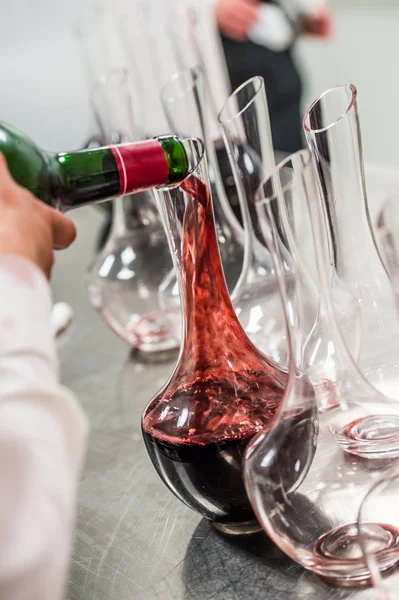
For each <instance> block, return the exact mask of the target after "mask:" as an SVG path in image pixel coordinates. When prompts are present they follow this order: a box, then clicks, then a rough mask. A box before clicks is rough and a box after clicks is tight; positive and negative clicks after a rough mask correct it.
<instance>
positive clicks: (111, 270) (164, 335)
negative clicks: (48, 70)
mask: <svg viewBox="0 0 399 600" xmlns="http://www.w3.org/2000/svg"><path fill="white" fill-rule="evenodd" d="M91 100H92V104H93V107H94V110H95V114H96V117H97V121H98V124H99V127H100V129H101V131H102V136H103V138H104V139H106V140H107V141H108V142H110V143H115V142H123V141H128V140H129V141H131V140H134V139H136V138H137V136H136V132H135V128H134V120H133V116H132V112H131V97H130V93H129V77H128V73H127V71H126V70H123V69H122V70H114V71H111V72H110V73H109V74H108V75H106V76H104V77H102V78H101V79H100V81H99V82H98V83H97V84H96V86H95V87H94V88H93V91H92V94H91ZM170 268H171V256H170V251H169V247H168V242H167V239H166V236H165V232H164V229H163V225H162V221H161V219H160V215H159V212H158V210H157V207H156V203H155V200H154V196H153V193H152V192H151V191H149V192H139V193H138V194H134V195H132V196H127V197H124V198H118V199H116V200H115V201H114V210H113V220H112V226H111V230H110V233H109V237H108V239H107V241H106V243H105V245H104V247H103V249H102V250H101V252H100V253H99V254H98V256H97V257H96V258H95V259H94V261H93V263H92V264H91V265H90V267H89V269H88V271H87V275H86V286H87V292H88V296H89V299H90V301H91V303H92V304H93V306H94V307H95V308H96V310H97V311H98V312H99V314H100V315H101V317H102V318H103V319H104V321H105V322H106V323H107V325H109V326H110V328H111V329H112V330H113V331H115V333H117V334H118V335H119V336H120V337H121V338H122V339H124V340H125V341H126V342H128V344H130V345H131V346H132V347H133V348H134V349H135V350H136V351H138V352H140V353H141V354H142V356H143V357H144V356H146V357H147V358H151V359H153V360H155V359H158V358H164V356H165V354H164V353H165V352H166V353H167V352H169V351H175V350H176V349H178V348H179V345H180V340H179V338H180V325H179V323H178V322H176V319H175V316H174V315H172V314H171V315H169V316H168V314H167V313H166V312H165V311H161V310H160V307H159V305H158V301H157V291H158V287H159V284H160V282H161V281H162V279H163V278H164V277H165V274H166V273H167V272H169V270H170Z"/></svg>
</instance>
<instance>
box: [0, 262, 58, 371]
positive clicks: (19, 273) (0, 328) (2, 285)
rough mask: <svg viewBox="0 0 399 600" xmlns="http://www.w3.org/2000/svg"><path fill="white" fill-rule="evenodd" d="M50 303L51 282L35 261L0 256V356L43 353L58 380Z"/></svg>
mask: <svg viewBox="0 0 399 600" xmlns="http://www.w3.org/2000/svg"><path fill="white" fill-rule="evenodd" d="M51 305H52V303H51V292H50V286H49V284H48V282H47V280H46V278H45V277H44V275H43V273H42V272H41V271H40V270H39V268H38V267H37V266H36V265H34V264H33V263H32V262H31V261H29V260H27V259H26V258H23V257H21V256H11V255H2V256H0V358H1V357H4V356H10V355H14V354H18V353H20V352H23V353H30V352H32V353H33V354H36V355H40V357H41V358H42V359H44V362H45V363H46V364H47V366H48V369H49V376H50V377H51V379H52V380H53V381H55V380H56V379H57V369H58V362H57V358H56V350H55V344H54V339H53V335H52V331H51V327H50V325H49V324H50V323H51Z"/></svg>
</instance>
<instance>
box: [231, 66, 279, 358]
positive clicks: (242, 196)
mask: <svg viewBox="0 0 399 600" xmlns="http://www.w3.org/2000/svg"><path fill="white" fill-rule="evenodd" d="M219 122H220V123H221V125H222V131H223V137H224V142H225V145H226V148H227V152H228V154H229V159H230V163H231V168H232V171H233V174H234V180H235V184H236V188H237V193H238V197H239V200H240V207H241V214H242V220H243V226H244V231H245V234H246V237H245V248H244V264H243V269H242V271H241V275H240V278H239V280H238V282H237V285H236V287H235V288H234V290H233V292H232V301H233V305H234V308H235V310H236V312H237V314H238V317H239V319H240V322H241V324H242V326H243V327H244V329H245V331H246V333H247V334H248V336H249V337H250V339H251V341H252V342H253V343H254V344H255V345H256V346H257V347H258V348H259V349H260V350H262V352H264V353H265V354H266V355H267V356H270V357H271V358H273V359H274V360H276V361H277V362H279V363H281V364H286V360H287V356H286V347H287V345H286V339H285V337H286V335H285V333H286V331H285V324H284V318H283V315H282V312H281V303H280V301H279V298H278V294H277V292H276V286H275V279H274V274H273V271H272V266H271V260H270V256H269V253H268V251H267V249H266V248H265V246H264V245H263V244H262V243H260V241H259V240H260V239H261V236H259V235H258V223H257V217H256V212H255V192H256V190H257V189H258V187H259V185H260V183H261V181H262V179H263V178H264V177H265V176H267V175H268V174H269V173H270V172H271V170H272V168H273V167H274V164H275V163H274V153H273V146H272V137H271V130H270V121H269V112H268V108H267V100H266V93H265V84H264V81H263V79H262V77H254V78H252V79H249V80H248V81H247V82H245V83H243V84H242V85H241V86H240V87H239V88H238V89H237V90H236V91H235V92H233V94H232V95H231V96H230V98H229V99H228V101H227V103H226V104H225V106H224V107H223V109H222V110H221V112H220V114H219Z"/></svg>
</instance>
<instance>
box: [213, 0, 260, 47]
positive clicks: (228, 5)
mask: <svg viewBox="0 0 399 600" xmlns="http://www.w3.org/2000/svg"><path fill="white" fill-rule="evenodd" d="M259 7H260V3H259V0H217V2H216V7H215V16H216V22H217V24H218V27H219V29H220V31H221V33H222V34H223V35H225V36H226V37H229V38H232V39H234V40H239V41H243V40H246V39H247V37H248V32H249V30H250V29H251V27H252V26H253V25H254V24H255V23H256V20H257V18H258V14H259Z"/></svg>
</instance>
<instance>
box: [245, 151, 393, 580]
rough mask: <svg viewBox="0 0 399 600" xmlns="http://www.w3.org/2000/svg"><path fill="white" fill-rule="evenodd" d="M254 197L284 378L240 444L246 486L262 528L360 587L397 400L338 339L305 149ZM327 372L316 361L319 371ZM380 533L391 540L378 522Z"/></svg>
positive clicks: (320, 214)
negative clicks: (320, 344)
mask: <svg viewBox="0 0 399 600" xmlns="http://www.w3.org/2000/svg"><path fill="white" fill-rule="evenodd" d="M267 191H268V192H269V196H268V197H264V195H265V192H266V193H267ZM259 194H260V197H259V200H258V202H257V209H258V212H259V222H260V225H261V227H262V233H263V234H264V236H265V240H266V242H267V244H268V247H269V250H270V253H271V256H272V257H273V263H274V266H275V272H276V275H277V279H278V282H279V289H280V290H281V297H282V301H283V306H284V313H285V316H286V322H287V327H288V335H287V338H288V346H289V383H288V386H287V391H286V394H285V396H284V400H283V403H282V405H281V407H280V410H279V412H278V415H277V417H276V419H275V420H274V421H272V422H271V424H270V426H269V427H267V428H265V430H264V431H263V432H262V433H260V434H259V435H258V436H256V437H255V438H254V439H253V440H252V441H251V442H250V444H249V445H248V447H247V450H246V453H245V458H244V462H245V469H244V473H245V482H246V489H247V492H248V495H249V497H250V500H251V503H252V506H253V509H254V511H255V513H256V515H257V518H258V520H259V521H260V523H261V524H262V526H263V527H264V529H265V531H266V532H267V534H268V535H269V536H270V537H271V538H272V540H273V541H274V542H275V543H276V544H277V545H278V546H279V547H280V548H281V549H282V550H283V551H284V552H285V553H286V554H288V555H289V556H290V557H291V558H292V559H294V560H295V561H297V562H298V563H299V564H301V565H302V566H303V567H305V568H306V569H309V570H311V571H313V572H315V573H317V574H318V575H320V576H321V577H323V578H324V579H325V580H326V581H329V582H331V583H333V584H334V585H343V586H347V585H358V584H362V583H364V582H366V581H368V579H369V571H368V568H367V565H366V563H365V560H364V558H363V554H362V551H361V548H360V545H359V537H358V530H357V525H356V524H357V516H358V511H359V508H360V504H361V502H362V500H363V498H364V496H365V494H366V493H367V491H368V489H369V487H370V485H371V484H372V482H373V480H376V479H377V478H378V477H379V476H380V475H381V472H382V470H383V469H384V468H387V465H389V464H390V462H391V461H392V460H398V457H399V433H398V432H399V405H398V403H397V402H395V401H391V400H390V399H389V398H387V397H386V396H383V395H382V394H381V393H380V392H378V391H377V390H376V389H374V388H373V387H372V386H371V385H370V384H369V383H368V381H367V380H366V379H365V378H364V377H363V375H362V373H361V372H360V371H359V370H358V368H357V366H356V364H355V362H354V361H353V359H352V357H351V354H350V353H349V351H348V349H347V346H346V343H345V341H344V338H343V336H342V333H341V328H340V325H339V322H338V320H337V313H336V311H335V306H334V301H333V294H332V291H331V285H330V284H331V265H330V260H329V252H330V247H329V243H328V235H327V232H328V227H327V215H326V212H325V206H324V205H323V203H322V201H321V197H320V195H319V190H318V187H317V183H316V176H315V169H314V165H313V161H312V156H311V153H310V152H309V151H308V150H304V151H301V152H299V153H297V154H295V155H294V156H293V157H291V158H289V159H287V161H285V162H284V163H282V164H281V165H280V166H279V167H277V168H276V170H275V171H274V172H273V174H272V176H271V177H270V178H269V179H268V180H267V181H265V182H264V183H263V185H262V187H261V189H260V191H259ZM293 206H295V207H296V208H297V209H298V211H300V212H304V211H306V210H308V211H309V218H310V220H311V223H312V232H313V238H314V242H313V244H314V246H313V248H314V250H313V255H315V256H316V262H317V271H318V272H317V282H318V289H319V301H320V307H319V314H318V326H319V331H320V338H321V339H326V340H328V344H329V347H330V350H331V353H330V355H329V361H330V365H329V366H330V369H331V372H332V373H333V375H334V377H333V380H332V381H331V382H330V385H329V394H330V407H328V410H326V407H323V408H324V410H323V411H320V410H319V402H318V394H317V385H314V384H313V382H316V381H317V372H316V371H315V370H314V369H309V364H308V361H307V358H306V356H305V354H304V352H303V347H304V338H305V337H306V332H307V331H308V327H309V323H311V321H312V319H313V316H314V311H313V310H311V311H310V313H309V310H308V309H309V307H308V288H307V287H306V286H304V284H303V282H304V281H306V278H304V276H303V273H301V270H302V268H303V263H302V261H298V260H297V252H296V248H295V246H293V245H292V242H293V240H295V235H294V232H293V231H292V227H291V218H290V207H293ZM276 214H277V215H278V219H276V217H275V215H276ZM309 317H310V319H309ZM321 366H323V365H321ZM325 372H326V370H325V369H324V368H323V369H322V370H321V372H320V377H321V378H324V377H325ZM380 534H381V535H382V536H385V538H386V539H388V537H389V532H388V531H385V530H384V527H383V526H381V527H380Z"/></svg>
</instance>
